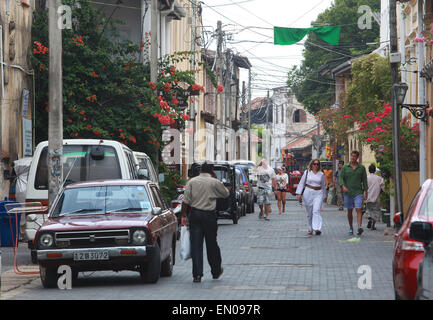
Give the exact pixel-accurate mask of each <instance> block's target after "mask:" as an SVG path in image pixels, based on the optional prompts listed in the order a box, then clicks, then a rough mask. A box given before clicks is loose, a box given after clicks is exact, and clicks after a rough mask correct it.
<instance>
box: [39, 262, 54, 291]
mask: <svg viewBox="0 0 433 320" xmlns="http://www.w3.org/2000/svg"><path fill="white" fill-rule="evenodd" d="M39 273H40V277H41V282H42V285H43V286H44V288H55V287H56V286H57V278H58V275H57V269H56V268H47V267H43V266H39Z"/></svg>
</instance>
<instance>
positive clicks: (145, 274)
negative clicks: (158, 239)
mask: <svg viewBox="0 0 433 320" xmlns="http://www.w3.org/2000/svg"><path fill="white" fill-rule="evenodd" d="M160 274H161V252H160V249H159V245H158V243H157V244H156V245H155V253H154V255H153V256H152V259H151V260H150V261H149V262H147V263H146V264H143V265H141V269H140V276H141V280H142V281H143V282H144V283H156V282H158V280H159V276H160Z"/></svg>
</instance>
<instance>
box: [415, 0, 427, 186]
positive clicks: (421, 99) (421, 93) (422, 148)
mask: <svg viewBox="0 0 433 320" xmlns="http://www.w3.org/2000/svg"><path fill="white" fill-rule="evenodd" d="M423 2H424V1H422V0H418V35H417V36H418V37H422V31H423V30H424V20H423V18H424V5H423ZM416 50H417V64H418V70H421V68H422V67H424V64H425V61H424V54H425V51H424V50H425V47H424V43H422V42H418V44H417V48H416ZM417 75H418V103H419V104H425V103H426V101H425V100H426V99H425V87H426V85H425V78H423V77H421V72H418V73H417ZM425 142H426V123H425V122H424V121H420V132H419V185H420V186H421V185H422V184H423V183H424V181H425V179H426V168H427V158H426V144H425Z"/></svg>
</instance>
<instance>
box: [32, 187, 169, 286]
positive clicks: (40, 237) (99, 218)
mask: <svg viewBox="0 0 433 320" xmlns="http://www.w3.org/2000/svg"><path fill="white" fill-rule="evenodd" d="M176 231H177V221H176V216H175V215H174V213H173V212H172V211H171V209H170V208H169V206H168V205H167V204H166V202H165V201H164V199H163V197H162V195H161V193H160V191H159V189H158V187H157V186H156V185H155V184H154V183H153V182H150V181H145V180H106V181H88V182H81V183H75V184H70V185H68V186H66V187H65V188H64V189H63V190H62V191H61V192H60V193H59V195H58V196H57V197H56V199H55V201H54V203H53V205H52V206H51V208H50V211H49V215H48V219H47V221H45V223H44V224H43V225H42V227H40V228H39V230H38V231H37V233H36V237H35V240H34V241H35V243H34V245H35V248H37V261H38V264H39V269H40V276H41V281H42V284H43V286H44V287H55V286H56V285H57V280H58V277H59V275H58V274H57V271H58V267H59V266H61V265H68V266H70V267H71V270H72V276H73V279H75V278H76V277H78V273H79V272H82V271H99V270H114V271H120V270H132V271H137V272H139V273H140V275H141V279H142V281H143V282H146V283H155V282H157V281H158V279H159V277H160V276H171V275H172V272H173V265H174V262H175V261H174V257H175V249H176Z"/></svg>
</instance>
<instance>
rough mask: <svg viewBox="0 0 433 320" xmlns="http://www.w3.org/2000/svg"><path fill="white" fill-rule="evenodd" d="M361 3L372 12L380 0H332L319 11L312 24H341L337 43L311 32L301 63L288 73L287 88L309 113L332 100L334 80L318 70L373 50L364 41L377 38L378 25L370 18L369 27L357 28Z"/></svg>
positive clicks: (377, 8)
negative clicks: (370, 27) (329, 5)
mask: <svg viewBox="0 0 433 320" xmlns="http://www.w3.org/2000/svg"><path fill="white" fill-rule="evenodd" d="M361 5H367V6H369V7H370V8H371V9H372V11H380V1H377V0H335V1H334V3H333V4H332V6H331V7H330V8H328V9H327V10H325V11H324V12H322V13H321V14H320V15H319V16H318V18H317V20H316V21H315V22H314V24H315V25H326V24H329V25H340V26H341V32H340V45H339V46H332V45H329V44H327V43H325V42H323V41H322V40H320V39H319V38H318V37H317V36H316V35H315V34H314V33H310V34H309V35H308V38H307V41H306V43H305V50H304V60H303V62H302V64H301V65H300V66H299V67H296V68H295V69H293V70H291V71H290V72H289V74H288V85H289V87H290V88H291V90H292V92H294V93H295V95H296V98H297V100H298V101H299V102H300V103H302V104H303V105H304V106H305V108H306V109H307V110H308V111H309V112H310V113H316V112H318V111H319V110H320V109H321V108H323V107H325V106H330V105H331V104H332V103H333V90H332V88H331V87H332V81H333V80H332V79H330V78H329V76H327V75H324V76H322V75H321V74H320V73H319V69H320V68H321V67H322V68H324V69H326V68H332V67H335V66H337V65H339V64H341V63H343V62H344V61H346V60H347V59H349V57H351V56H355V55H358V54H361V53H364V52H368V51H369V50H372V49H374V47H372V46H368V45H366V43H367V42H374V41H376V40H377V38H378V35H379V26H378V25H377V23H375V22H374V21H373V22H372V29H371V30H368V29H364V30H361V29H359V28H358V19H359V18H360V16H361V15H360V14H358V8H359V7H360V6H361ZM331 51H332V52H331Z"/></svg>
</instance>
